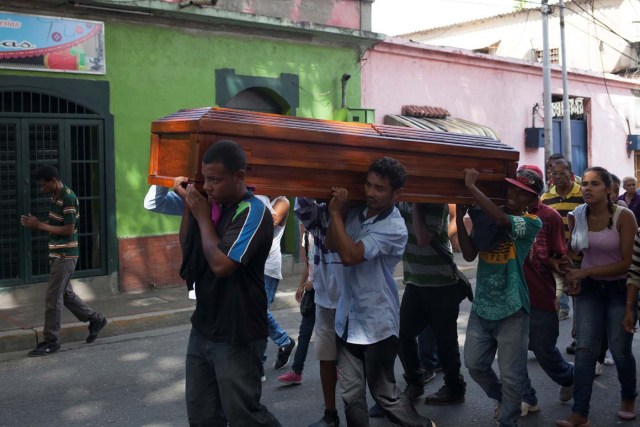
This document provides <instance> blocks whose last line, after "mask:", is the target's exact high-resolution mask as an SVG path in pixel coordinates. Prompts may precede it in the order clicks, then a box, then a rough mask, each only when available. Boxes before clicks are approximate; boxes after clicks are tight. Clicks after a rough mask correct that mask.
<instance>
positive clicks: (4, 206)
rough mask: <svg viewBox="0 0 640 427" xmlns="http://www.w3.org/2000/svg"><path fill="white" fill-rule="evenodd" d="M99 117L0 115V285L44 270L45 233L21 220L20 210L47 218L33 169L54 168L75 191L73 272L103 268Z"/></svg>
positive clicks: (40, 277)
mask: <svg viewBox="0 0 640 427" xmlns="http://www.w3.org/2000/svg"><path fill="white" fill-rule="evenodd" d="M103 151H104V141H103V123H102V121H101V120H94V119H75V118H74V119H61V118H50V119H48V118H15V119H13V118H8V119H0V208H1V209H0V287H6V286H12V285H19V284H25V283H33V282H41V281H45V280H46V279H47V274H48V250H47V241H48V235H47V234H46V233H42V232H38V231H35V232H32V231H31V230H28V229H25V228H24V227H22V226H21V225H20V215H22V214H26V213H31V214H33V215H36V216H37V217H38V218H40V220H46V219H47V214H48V210H49V200H50V198H49V196H48V195H46V194H43V193H41V192H40V190H39V189H38V186H37V183H36V181H35V177H34V175H35V171H36V170H37V169H38V168H39V167H40V166H44V165H51V166H55V167H56V168H58V170H59V171H60V177H61V179H62V181H63V182H64V183H65V184H67V185H68V186H70V187H71V189H73V190H74V191H75V193H76V195H77V196H78V200H79V204H80V221H79V226H78V228H79V230H78V239H79V244H80V259H79V260H78V265H77V268H76V276H88V275H96V274H105V272H106V247H105V245H106V238H105V236H104V233H105V228H106V227H105V213H104V212H105V209H104V205H105V185H103V183H104V182H105V181H104V167H103V163H102V159H101V153H103Z"/></svg>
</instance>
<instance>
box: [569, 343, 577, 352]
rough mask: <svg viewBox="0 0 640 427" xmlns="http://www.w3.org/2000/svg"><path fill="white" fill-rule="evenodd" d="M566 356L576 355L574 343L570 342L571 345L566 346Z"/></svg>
mask: <svg viewBox="0 0 640 427" xmlns="http://www.w3.org/2000/svg"><path fill="white" fill-rule="evenodd" d="M567 354H576V342H575V341H572V342H571V345H569V346H567Z"/></svg>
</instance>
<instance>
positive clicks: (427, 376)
mask: <svg viewBox="0 0 640 427" xmlns="http://www.w3.org/2000/svg"><path fill="white" fill-rule="evenodd" d="M435 377H436V371H424V373H423V374H422V384H426V383H428V382H430V381H431V380H432V379H434V378H435Z"/></svg>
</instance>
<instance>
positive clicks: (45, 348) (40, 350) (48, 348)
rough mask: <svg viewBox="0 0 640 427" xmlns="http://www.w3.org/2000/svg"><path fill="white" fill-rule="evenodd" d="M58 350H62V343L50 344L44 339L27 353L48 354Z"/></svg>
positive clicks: (36, 355)
mask: <svg viewBox="0 0 640 427" xmlns="http://www.w3.org/2000/svg"><path fill="white" fill-rule="evenodd" d="M58 350H60V344H50V343H48V342H46V341H42V342H41V343H40V344H38V345H37V346H36V348H34V349H33V350H31V351H30V352H29V353H27V355H28V356H29V357H38V356H48V355H50V354H52V353H55V352H56V351H58Z"/></svg>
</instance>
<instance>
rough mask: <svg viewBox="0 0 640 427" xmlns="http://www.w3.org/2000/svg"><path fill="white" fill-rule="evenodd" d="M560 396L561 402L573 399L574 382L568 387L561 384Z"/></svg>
mask: <svg viewBox="0 0 640 427" xmlns="http://www.w3.org/2000/svg"><path fill="white" fill-rule="evenodd" d="M559 397H560V402H568V401H570V400H571V399H573V384H571V385H570V386H567V387H565V386H561V387H560V393H559Z"/></svg>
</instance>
